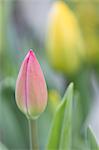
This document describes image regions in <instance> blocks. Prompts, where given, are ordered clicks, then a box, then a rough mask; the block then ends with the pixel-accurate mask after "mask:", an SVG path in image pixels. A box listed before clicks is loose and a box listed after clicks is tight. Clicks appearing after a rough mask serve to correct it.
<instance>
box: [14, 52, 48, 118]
mask: <svg viewBox="0 0 99 150" xmlns="http://www.w3.org/2000/svg"><path fill="white" fill-rule="evenodd" d="M15 94H16V102H17V105H18V107H19V109H20V110H21V111H22V112H23V113H24V114H25V115H26V116H27V117H28V118H31V119H35V118H37V117H38V116H39V115H40V114H41V113H42V112H43V111H44V109H45V107H46V105H47V87H46V82H45V79H44V75H43V72H42V70H41V67H40V64H39V63H38V61H37V58H36V56H35V54H34V53H33V51H32V50H30V51H29V52H28V54H27V55H26V57H25V59H24V61H23V63H22V66H21V68H20V71H19V75H18V79H17V82H16V92H15Z"/></svg>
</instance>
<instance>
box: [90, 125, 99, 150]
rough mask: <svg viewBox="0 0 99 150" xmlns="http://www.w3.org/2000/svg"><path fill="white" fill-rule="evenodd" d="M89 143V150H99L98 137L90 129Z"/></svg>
mask: <svg viewBox="0 0 99 150" xmlns="http://www.w3.org/2000/svg"><path fill="white" fill-rule="evenodd" d="M87 142H88V147H89V150H99V145H98V143H97V141H96V137H95V135H94V133H93V131H92V129H91V128H90V127H88V129H87Z"/></svg>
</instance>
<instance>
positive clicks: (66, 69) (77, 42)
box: [46, 1, 85, 75]
mask: <svg viewBox="0 0 99 150" xmlns="http://www.w3.org/2000/svg"><path fill="white" fill-rule="evenodd" d="M46 45H47V53H48V57H49V61H50V63H51V64H52V66H53V67H54V68H55V69H56V70H58V71H62V72H63V73H65V74H70V75H71V74H73V73H75V72H76V71H77V70H78V69H79V67H80V65H81V59H82V58H83V56H84V54H85V53H84V48H83V40H82V37H81V33H80V29H79V26H78V22H77V19H76V17H75V15H74V13H73V12H72V11H71V10H70V8H69V7H68V6H67V5H66V4H65V3H64V2H62V1H58V2H54V4H53V6H52V8H51V11H50V13H49V17H48V31H47V44H46Z"/></svg>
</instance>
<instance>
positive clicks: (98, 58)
mask: <svg viewBox="0 0 99 150" xmlns="http://www.w3.org/2000/svg"><path fill="white" fill-rule="evenodd" d="M86 1H87V2H86ZM75 10H76V13H77V15H78V16H79V21H80V25H81V28H82V31H83V35H84V40H85V48H86V54H87V57H86V58H87V61H88V62H90V63H97V62H98V63H99V48H98V47H99V44H98V43H99V33H98V29H99V13H98V6H97V5H96V3H93V2H92V1H90V0H85V3H78V4H77V5H76V9H75Z"/></svg>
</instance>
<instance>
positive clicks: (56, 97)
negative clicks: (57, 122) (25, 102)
mask: <svg viewBox="0 0 99 150" xmlns="http://www.w3.org/2000/svg"><path fill="white" fill-rule="evenodd" d="M48 98H49V106H50V108H51V111H52V112H55V110H56V108H57V106H58V105H59V104H60V101H61V96H60V94H59V93H58V91H56V90H50V91H49V93H48Z"/></svg>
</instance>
